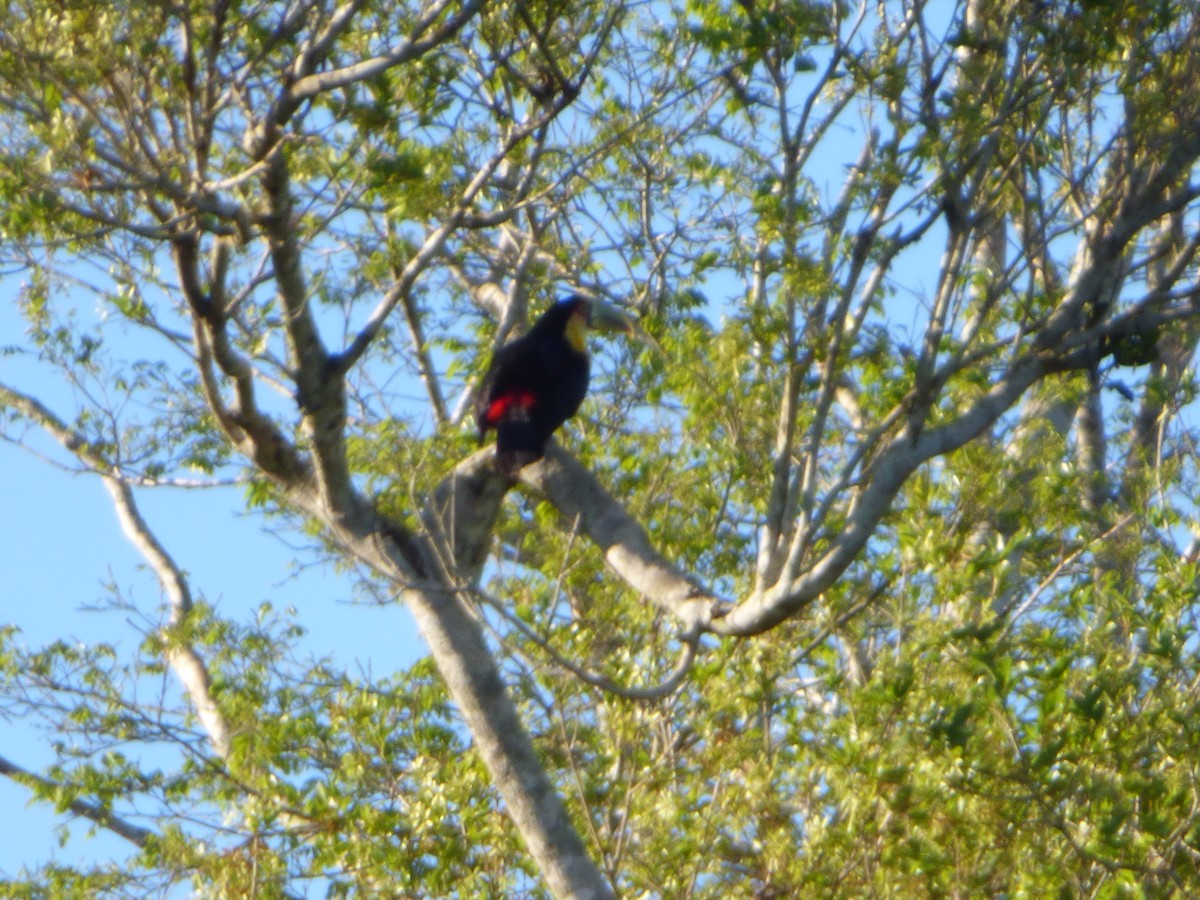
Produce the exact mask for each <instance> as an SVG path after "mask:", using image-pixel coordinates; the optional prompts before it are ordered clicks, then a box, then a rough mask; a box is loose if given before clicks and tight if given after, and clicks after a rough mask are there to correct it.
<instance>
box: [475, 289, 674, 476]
mask: <svg viewBox="0 0 1200 900" xmlns="http://www.w3.org/2000/svg"><path fill="white" fill-rule="evenodd" d="M590 331H596V332H622V333H624V334H625V335H627V336H629V337H632V338H635V339H638V340H645V341H647V342H650V343H653V339H652V338H650V336H649V335H648V334H646V332H644V331H642V329H641V328H639V327H638V326H637V325H636V324H635V323H634V321H633V319H631V318H630V317H629V316H627V315H626V314H625V313H623V312H622V311H621V310H619V309H617V308H616V307H615V306H612V305H610V304H608V303H604V302H602V301H600V300H591V299H589V298H587V297H584V296H581V295H580V294H572V295H571V296H569V297H565V298H563V299H562V300H559V301H558V302H557V303H555V304H554V305H553V306H551V307H550V308H549V309H547V310H546V311H545V312H544V313H542V315H541V316H540V317H539V318H538V320H537V321H536V322H534V323H533V326H532V327H531V328H530V329H529V330H528V331H527V332H525V334H524V335H522V336H521V337H519V338H517V339H516V340H514V341H510V342H509V343H507V344H505V345H504V346H503V347H501V348H500V349H499V350H497V351H496V354H495V356H494V357H493V358H492V363H491V365H490V366H489V368H488V371H487V375H486V376H485V377H484V380H483V383H482V385H481V386H480V390H479V394H478V399H477V400H476V403H475V421H476V423H477V424H478V425H479V440H480V442H481V443H482V442H483V440H484V438H485V437H486V436H487V433H488V431H489V430H491V429H493V428H494V429H496V468H497V469H499V470H500V471H501V472H503V473H504V474H506V475H508V476H510V477H511V476H514V475H515V474H516V473H517V471H518V470H519V469H521V467H523V466H527V465H529V464H530V463H532V462H536V461H537V460H539V459H541V458H542V456H543V454H545V452H546V442H547V441H548V440H549V439H550V435H551V434H553V433H554V432H555V431H556V430H557V429H558V428H559V426H560V425H562V423H563V422H565V421H567V419H569V418H571V416H573V415H575V413H576V411H577V410H578V409H579V405H580V404H581V403H582V402H583V398H584V395H586V394H587V387H588V373H589V369H590V365H589V360H588V349H587V336H588V333H589V332H590Z"/></svg>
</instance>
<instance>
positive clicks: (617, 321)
mask: <svg viewBox="0 0 1200 900" xmlns="http://www.w3.org/2000/svg"><path fill="white" fill-rule="evenodd" d="M588 327H590V328H591V329H592V330H593V331H601V332H620V333H621V334H624V335H625V336H626V337H629V338H632V339H633V340H635V341H641V342H642V343H643V344H648V345H649V346H651V347H653V348H654V349H655V350H657V351H658V352H659V353H662V352H663V349H662V347H660V346H659V345H658V341H656V340H655V339H654V338H653V337H651V335H650V334H649V332H647V331H646V330H645V329H644V328H642V326H641V325H639V324H638V323H637V321H636V320H634V319H633V318H632V317H631V316H629V315H628V314H626V313H625V312H624V311H623V310H621V309H618V308H617V307H615V306H613V305H612V304H610V303H605V302H604V301H603V300H593V301H592V302H591V304H590V309H589V313H588Z"/></svg>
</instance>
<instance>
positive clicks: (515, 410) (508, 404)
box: [484, 391, 537, 425]
mask: <svg viewBox="0 0 1200 900" xmlns="http://www.w3.org/2000/svg"><path fill="white" fill-rule="evenodd" d="M535 402H537V398H536V397H535V396H534V395H533V391H513V392H512V393H511V394H502V395H501V396H499V397H497V398H496V399H495V400H493V401H492V402H491V403H489V404H488V408H487V413H485V414H484V421H485V422H487V423H488V424H489V425H495V424H496V423H497V422H499V421H500V420H501V419H503V418H505V417H506V416H510V415H511V416H513V417H519V418H525V417H528V415H529V410H530V408H531V407H532V406H533V404H534V403H535Z"/></svg>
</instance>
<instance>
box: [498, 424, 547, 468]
mask: <svg viewBox="0 0 1200 900" xmlns="http://www.w3.org/2000/svg"><path fill="white" fill-rule="evenodd" d="M545 452H546V436H545V435H544V434H542V432H541V429H539V428H538V427H537V426H536V425H535V424H534V423H533V422H531V421H529V420H528V419H522V418H512V419H509V420H507V421H504V422H501V423H500V424H499V426H497V428H496V468H497V469H499V470H500V471H501V472H503V473H504V474H505V475H510V476H515V475H516V474H517V470H519V469H521V468H522V467H523V466H527V465H529V464H530V463H534V462H537V461H538V460H539V459H541V458H542V455H543V454H544V453H545Z"/></svg>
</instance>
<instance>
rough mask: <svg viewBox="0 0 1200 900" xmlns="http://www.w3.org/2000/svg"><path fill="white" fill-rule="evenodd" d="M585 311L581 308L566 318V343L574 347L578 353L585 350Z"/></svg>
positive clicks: (586, 329) (586, 325)
mask: <svg viewBox="0 0 1200 900" xmlns="http://www.w3.org/2000/svg"><path fill="white" fill-rule="evenodd" d="M587 331H588V323H587V312H586V311H584V310H581V311H579V312H577V313H574V314H572V316H571V318H569V319H567V328H566V335H567V343H569V344H570V345H571V346H572V347H574V348H575V350H576V351H578V352H579V353H586V352H587Z"/></svg>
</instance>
